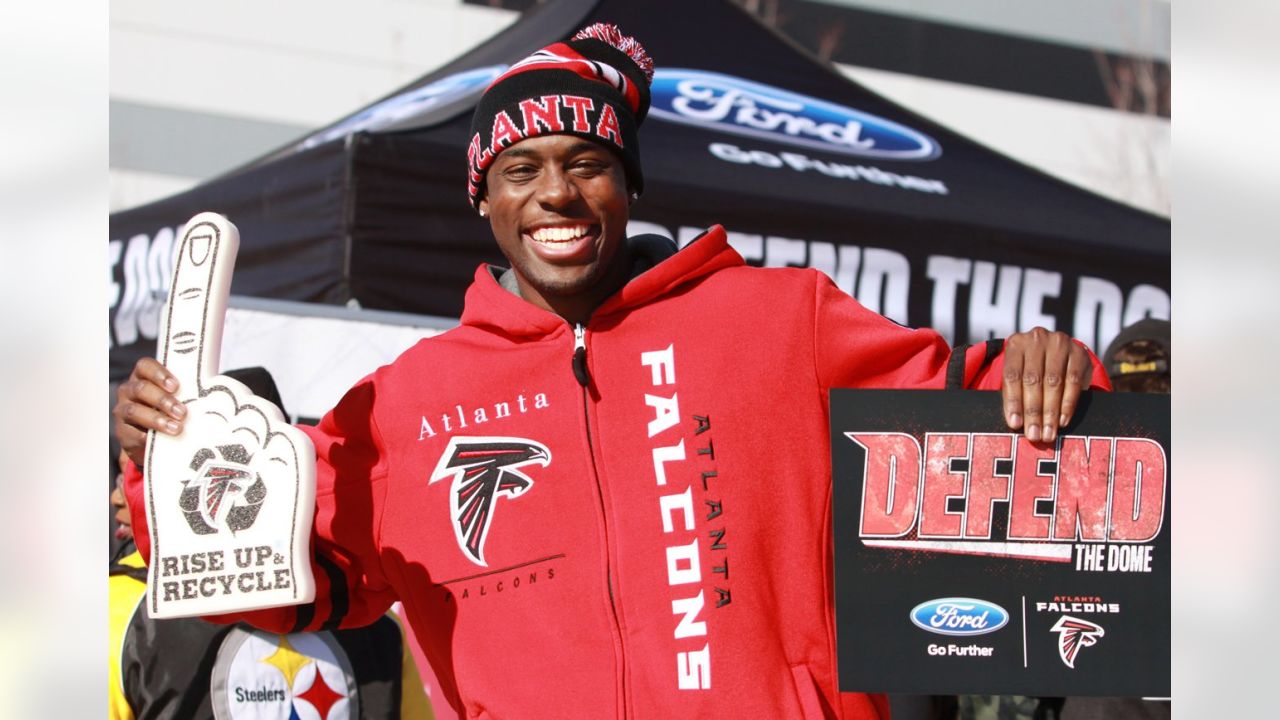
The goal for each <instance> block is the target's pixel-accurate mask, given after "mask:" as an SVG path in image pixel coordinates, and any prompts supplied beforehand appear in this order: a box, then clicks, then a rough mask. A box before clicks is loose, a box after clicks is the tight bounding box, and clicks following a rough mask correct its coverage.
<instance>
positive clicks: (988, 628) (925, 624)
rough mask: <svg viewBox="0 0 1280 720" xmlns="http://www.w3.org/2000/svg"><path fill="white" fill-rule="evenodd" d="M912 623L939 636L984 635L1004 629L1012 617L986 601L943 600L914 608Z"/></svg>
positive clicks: (921, 604) (970, 599) (932, 601)
mask: <svg viewBox="0 0 1280 720" xmlns="http://www.w3.org/2000/svg"><path fill="white" fill-rule="evenodd" d="M911 622H913V623H915V624H916V627H919V628H921V629H923V630H928V631H929V632H931V633H938V634H939V635H983V634H985V633H989V632H995V631H996V630H999V629H1000V628H1002V627H1004V626H1005V624H1006V623H1008V622H1009V613H1008V612H1006V611H1005V609H1004V608H1002V607H1000V606H999V605H997V604H995V603H991V602H987V601H986V600H976V599H974V598H942V599H939V600H930V601H929V602H924V603H920V604H919V605H917V606H915V607H914V608H912V610H911Z"/></svg>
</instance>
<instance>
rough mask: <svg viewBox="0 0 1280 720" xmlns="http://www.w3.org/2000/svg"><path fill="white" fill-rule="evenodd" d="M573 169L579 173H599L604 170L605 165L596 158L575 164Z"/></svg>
mask: <svg viewBox="0 0 1280 720" xmlns="http://www.w3.org/2000/svg"><path fill="white" fill-rule="evenodd" d="M572 169H573V171H574V172H575V173H578V174H579V175H598V174H600V173H602V172H604V169H605V165H604V163H602V162H598V161H595V160H583V161H581V162H576V163H574V164H573V168H572Z"/></svg>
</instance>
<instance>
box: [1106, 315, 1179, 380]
mask: <svg viewBox="0 0 1280 720" xmlns="http://www.w3.org/2000/svg"><path fill="white" fill-rule="evenodd" d="M1170 347H1172V344H1171V342H1170V325H1169V321H1168V320H1157V319H1155V318H1146V319H1143V320H1139V321H1138V322H1136V323H1134V324H1132V325H1130V326H1128V327H1126V328H1125V329H1123V330H1121V331H1120V334H1119V335H1116V337H1115V339H1114V340H1112V341H1111V344H1110V345H1108V346H1107V351H1106V352H1105V353H1103V357H1102V364H1103V366H1105V367H1106V370H1107V375H1109V376H1110V377H1111V384H1112V386H1113V387H1114V389H1115V390H1116V391H1117V392H1141V393H1157V394H1163V395H1168V394H1169V392H1170V388H1171V387H1172V385H1173V375H1172V372H1171V370H1170V368H1169V354H1170V352H1169V349H1170Z"/></svg>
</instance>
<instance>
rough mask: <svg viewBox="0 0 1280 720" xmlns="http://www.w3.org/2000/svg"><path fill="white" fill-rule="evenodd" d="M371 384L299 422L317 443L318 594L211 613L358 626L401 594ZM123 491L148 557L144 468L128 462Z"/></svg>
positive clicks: (314, 539) (282, 626)
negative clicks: (385, 548) (383, 557)
mask: <svg viewBox="0 0 1280 720" xmlns="http://www.w3.org/2000/svg"><path fill="white" fill-rule="evenodd" d="M373 398H374V384H373V380H372V378H371V377H370V378H365V379H364V380H362V381H361V382H360V383H359V384H357V385H356V386H355V387H353V388H352V389H351V390H350V391H348V392H347V394H346V396H344V397H343V399H342V400H341V401H340V402H339V403H338V406H337V407H336V408H334V409H333V410H332V411H330V412H329V413H328V414H327V415H325V417H324V418H323V419H322V420H321V421H320V424H319V425H317V426H316V427H307V426H299V427H300V428H301V429H302V430H303V431H304V432H306V433H307V435H308V436H309V437H310V438H311V441H312V442H313V443H314V444H315V449H316V512H315V520H314V524H313V526H312V531H311V550H312V559H311V571H312V573H313V575H314V577H315V582H316V599H315V601H314V602H313V603H310V604H306V605H293V606H286V607H279V608H270V609H266V610H258V611H253V612H248V613H237V614H228V615H217V616H210V617H207V618H206V619H207V620H211V621H213V622H220V623H227V622H236V621H244V622H247V623H249V624H251V625H254V626H255V627H259V628H261V629H263V630H267V631H270V632H278V633H289V632H300V631H316V630H331V629H336V628H338V627H358V626H362V625H367V624H369V623H372V622H373V621H375V620H377V619H378V618H379V617H380V616H381V615H382V614H383V613H384V612H386V611H387V609H388V608H390V607H391V603H393V602H394V601H395V599H396V597H395V593H394V592H393V590H392V589H391V587H390V585H389V584H388V582H387V580H386V578H385V576H384V575H383V572H382V566H381V561H380V551H379V547H378V540H379V538H378V531H379V527H380V521H381V518H382V510H383V507H384V501H385V498H386V490H387V482H386V475H387V468H386V456H385V453H384V452H383V446H382V440H381V436H380V434H379V432H378V429H377V424H376V421H375V420H374V416H373ZM125 494H126V497H127V499H128V502H129V510H130V515H131V517H132V519H133V532H134V538H135V541H136V544H137V546H138V550H139V551H140V552H141V553H142V556H143V559H144V560H146V561H147V562H148V563H149V562H150V556H151V542H150V535H149V532H148V528H147V524H146V523H147V518H146V512H145V509H144V507H143V482H142V473H141V472H140V471H139V470H138V469H137V468H136V467H132V466H131V467H130V468H129V469H128V470H127V471H126V474H125Z"/></svg>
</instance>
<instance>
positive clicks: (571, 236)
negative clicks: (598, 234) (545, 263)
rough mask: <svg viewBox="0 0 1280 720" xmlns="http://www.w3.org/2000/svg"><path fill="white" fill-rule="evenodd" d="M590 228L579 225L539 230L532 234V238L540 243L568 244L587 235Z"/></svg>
mask: <svg viewBox="0 0 1280 720" xmlns="http://www.w3.org/2000/svg"><path fill="white" fill-rule="evenodd" d="M588 229H589V228H588V227H587V226H586V225H578V226H575V227H546V228H538V229H537V230H534V231H533V232H532V233H530V236H531V237H532V238H533V239H534V240H537V241H538V242H568V241H570V240H577V239H578V238H580V237H582V236H583V235H586V234H587V230H588Z"/></svg>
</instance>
